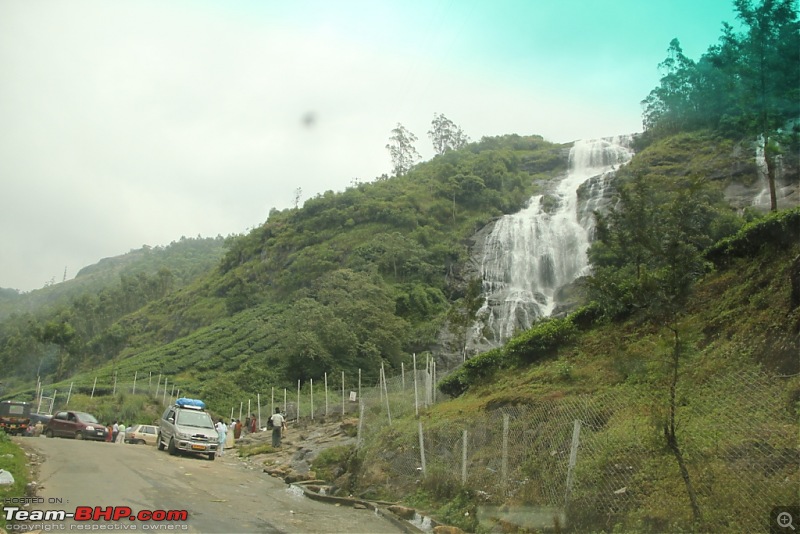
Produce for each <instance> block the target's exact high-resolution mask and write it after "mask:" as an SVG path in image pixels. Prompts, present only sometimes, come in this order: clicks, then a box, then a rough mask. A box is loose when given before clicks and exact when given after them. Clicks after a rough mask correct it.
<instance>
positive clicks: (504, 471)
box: [500, 413, 510, 494]
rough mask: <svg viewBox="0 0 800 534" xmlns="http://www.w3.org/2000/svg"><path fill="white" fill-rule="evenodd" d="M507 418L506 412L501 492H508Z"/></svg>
mask: <svg viewBox="0 0 800 534" xmlns="http://www.w3.org/2000/svg"><path fill="white" fill-rule="evenodd" d="M509 419H510V417H509V416H508V414H507V413H504V414H503V458H502V462H501V464H500V465H501V467H500V476H501V478H502V484H503V494H506V493H507V492H508V427H509Z"/></svg>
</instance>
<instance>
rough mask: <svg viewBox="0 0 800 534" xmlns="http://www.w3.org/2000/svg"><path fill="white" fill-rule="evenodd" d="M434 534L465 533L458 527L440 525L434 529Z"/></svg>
mask: <svg viewBox="0 0 800 534" xmlns="http://www.w3.org/2000/svg"><path fill="white" fill-rule="evenodd" d="M433 534H465V532H464V531H463V530H461V529H460V528H458V527H451V526H446V525H438V526H435V527H433Z"/></svg>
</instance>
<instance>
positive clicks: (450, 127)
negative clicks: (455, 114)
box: [428, 113, 469, 155]
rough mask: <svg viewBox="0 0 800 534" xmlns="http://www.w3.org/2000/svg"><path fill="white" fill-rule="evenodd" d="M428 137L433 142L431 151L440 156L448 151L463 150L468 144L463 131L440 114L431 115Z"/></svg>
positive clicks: (467, 138)
mask: <svg viewBox="0 0 800 534" xmlns="http://www.w3.org/2000/svg"><path fill="white" fill-rule="evenodd" d="M428 137H430V138H431V141H432V142H433V149H434V150H435V151H436V153H437V154H440V155H441V154H444V153H445V152H448V151H450V150H458V149H460V148H463V147H464V146H466V144H467V143H469V137H467V135H466V134H465V133H464V131H463V130H462V129H461V128H460V127H458V126H456V125H455V124H454V123H453V121H451V120H450V119H448V118H447V117H445V116H444V114H442V113H434V114H433V121H431V129H430V130H429V131H428Z"/></svg>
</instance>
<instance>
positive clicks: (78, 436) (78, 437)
mask: <svg viewBox="0 0 800 534" xmlns="http://www.w3.org/2000/svg"><path fill="white" fill-rule="evenodd" d="M75 439H83V432H81V431H80V430H79V431H78V432H75Z"/></svg>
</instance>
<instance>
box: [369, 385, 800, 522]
mask: <svg viewBox="0 0 800 534" xmlns="http://www.w3.org/2000/svg"><path fill="white" fill-rule="evenodd" d="M783 380H784V379H781V378H776V377H768V376H766V375H764V374H761V373H756V372H752V373H746V372H742V373H735V374H730V375H725V376H720V377H718V378H715V379H714V380H713V381H710V382H708V383H706V384H704V385H703V386H702V387H699V388H692V389H689V388H686V389H685V390H684V389H681V388H680V386H679V394H678V406H677V409H676V425H677V439H678V444H679V447H680V449H681V453H682V455H683V459H684V461H685V463H686V466H687V470H688V478H689V483H690V484H691V485H692V487H693V489H694V490H695V492H696V494H697V500H698V504H699V507H700V510H701V513H702V519H703V525H701V526H700V528H703V529H705V530H713V531H720V530H721V531H726V532H754V531H765V530H768V529H769V524H768V523H769V518H770V511H771V509H772V508H773V507H775V506H778V505H795V504H797V501H798V494H799V493H798V492H799V491H800V477H799V476H798V468H799V467H800V465H799V464H798V459H800V455H799V454H798V453H799V451H798V430H799V429H798V422H797V418H796V414H795V413H794V407H793V406H792V402H791V400H790V399H787V397H786V394H785V391H786V388H785V385H784V384H783V383H782V381H783ZM407 382H408V381H407V380H406V383H405V384H401V383H400V382H399V381H398V379H390V380H387V381H386V382H385V384H382V386H381V388H380V390H381V391H380V395H379V394H378V392H377V391H371V392H370V393H369V394H367V393H365V395H364V397H363V398H362V408H361V410H362V414H361V421H360V427H359V446H360V451H361V455H362V457H363V465H364V466H365V467H364V473H363V474H362V479H361V480H360V484H361V485H362V486H371V487H372V489H374V490H380V489H381V488H380V485H381V484H386V486H387V488H386V489H387V490H388V487H389V486H391V488H392V491H395V492H397V491H400V492H404V493H405V492H413V491H415V490H416V488H418V487H419V486H420V485H421V484H426V487H428V488H432V489H433V490H434V491H437V492H440V493H441V494H442V495H447V494H454V493H456V492H458V491H460V490H461V489H470V490H473V491H474V492H475V495H476V497H477V499H478V500H479V501H480V502H482V503H483V505H482V506H481V507H480V508H479V519H480V521H481V522H482V523H483V524H484V526H486V527H487V528H492V527H493V526H495V525H501V526H503V525H505V527H508V525H509V524H510V525H514V527H515V528H522V529H531V530H535V529H543V528H553V526H554V524H555V523H558V524H559V525H560V526H562V527H569V528H571V529H573V530H574V531H602V530H614V529H615V528H616V529H619V528H623V529H626V531H628V530H641V531H646V532H664V531H674V530H675V529H680V528H686V529H691V528H692V521H693V516H692V510H691V507H690V501H689V497H688V491H687V483H686V480H685V478H684V477H683V476H682V474H681V472H680V470H679V468H678V462H677V460H676V457H675V455H674V452H673V451H672V450H671V449H670V448H669V447H667V444H666V440H665V437H664V430H663V428H664V422H665V420H666V419H665V414H666V412H667V410H668V409H669V407H668V391H666V389H665V390H664V391H657V390H656V391H654V390H653V388H652V387H645V386H644V385H641V387H638V388H637V387H633V386H621V387H619V388H617V389H614V390H609V391H607V392H606V393H603V394H602V395H592V396H588V395H587V396H572V397H564V398H552V399H543V400H541V401H539V402H537V403H535V404H529V405H508V406H503V407H502V408H498V409H496V410H492V411H488V412H487V411H482V412H476V411H470V410H468V408H465V407H462V408H461V410H462V413H458V412H457V413H451V414H449V415H448V417H447V422H446V423H445V422H441V421H436V420H432V419H430V418H428V417H425V416H424V412H423V417H420V418H417V417H415V415H416V414H417V413H418V411H419V410H420V408H424V407H425V406H426V405H427V404H429V403H431V402H434V400H435V399H434V395H433V389H432V387H431V386H430V385H431V384H432V383H433V377H432V376H431V375H430V373H428V372H427V371H419V372H418V374H417V376H416V383H417V385H418V388H417V390H416V393H415V392H414V390H413V388H409V387H408V383H407ZM420 384H422V385H423V387H422V388H421V389H422V390H423V392H424V393H423V394H422V395H421V394H420V387H419V385H420ZM376 486H377V487H376Z"/></svg>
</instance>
